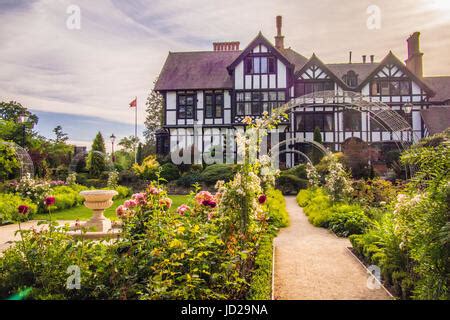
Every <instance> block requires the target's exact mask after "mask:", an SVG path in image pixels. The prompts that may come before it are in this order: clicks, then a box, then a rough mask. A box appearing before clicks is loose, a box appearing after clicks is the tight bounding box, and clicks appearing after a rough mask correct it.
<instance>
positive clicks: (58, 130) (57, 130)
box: [53, 126, 69, 143]
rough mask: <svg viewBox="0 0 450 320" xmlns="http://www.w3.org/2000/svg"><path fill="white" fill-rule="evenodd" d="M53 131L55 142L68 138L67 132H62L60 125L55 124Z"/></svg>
mask: <svg viewBox="0 0 450 320" xmlns="http://www.w3.org/2000/svg"><path fill="white" fill-rule="evenodd" d="M53 132H54V133H55V136H56V139H55V142H56V143H61V142H62V143H64V142H66V141H67V140H69V137H68V135H67V133H64V132H63V129H62V127H61V126H56V127H55V129H53Z"/></svg>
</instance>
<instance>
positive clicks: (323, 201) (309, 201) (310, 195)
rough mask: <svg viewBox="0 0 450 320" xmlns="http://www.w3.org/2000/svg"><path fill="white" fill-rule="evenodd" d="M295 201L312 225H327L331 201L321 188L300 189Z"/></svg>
mask: <svg viewBox="0 0 450 320" xmlns="http://www.w3.org/2000/svg"><path fill="white" fill-rule="evenodd" d="M297 201H298V202H299V205H300V206H302V207H303V211H304V212H305V214H306V215H307V216H308V220H309V221H310V222H311V223H312V224H313V225H315V226H316V227H325V228H326V227H328V219H329V217H330V216H331V214H332V212H331V210H330V208H331V205H332V202H331V199H330V196H328V195H327V194H326V192H325V191H324V190H323V189H322V188H316V189H310V190H309V191H308V190H301V191H300V193H299V194H298V196H297Z"/></svg>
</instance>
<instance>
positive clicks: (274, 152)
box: [270, 137, 331, 164]
mask: <svg viewBox="0 0 450 320" xmlns="http://www.w3.org/2000/svg"><path fill="white" fill-rule="evenodd" d="M295 143H305V144H309V145H311V146H313V147H314V148H316V149H317V150H319V151H320V152H321V153H322V154H323V155H325V156H326V155H329V154H330V153H331V152H330V150H328V149H327V148H325V147H324V146H323V145H322V144H321V143H318V142H316V141H309V140H305V139H304V138H303V137H297V138H295V137H294V138H287V139H285V140H284V141H281V142H279V143H278V144H276V145H274V146H273V147H272V148H271V149H270V155H271V156H273V157H275V156H279V155H280V154H283V153H297V154H300V155H302V156H303V157H304V158H305V159H306V160H307V161H308V162H309V163H311V164H313V163H312V161H311V159H310V158H309V157H308V156H306V154H304V153H303V152H301V151H299V150H295V149H290V150H281V151H280V148H281V147H283V146H285V145H286V146H290V145H291V144H295Z"/></svg>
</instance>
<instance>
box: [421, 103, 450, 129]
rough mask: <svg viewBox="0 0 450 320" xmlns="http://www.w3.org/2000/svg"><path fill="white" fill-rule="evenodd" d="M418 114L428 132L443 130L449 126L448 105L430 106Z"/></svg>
mask: <svg viewBox="0 0 450 320" xmlns="http://www.w3.org/2000/svg"><path fill="white" fill-rule="evenodd" d="M420 115H421V116H422V119H423V121H424V123H425V126H426V127H427V129H428V132H429V133H430V134H436V133H440V132H443V131H445V130H446V129H447V128H449V127H450V106H442V107H431V108H429V109H427V110H421V111H420Z"/></svg>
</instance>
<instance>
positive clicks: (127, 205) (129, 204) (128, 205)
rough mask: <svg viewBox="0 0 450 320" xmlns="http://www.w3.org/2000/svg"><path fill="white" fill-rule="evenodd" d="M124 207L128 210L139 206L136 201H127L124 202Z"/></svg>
mask: <svg viewBox="0 0 450 320" xmlns="http://www.w3.org/2000/svg"><path fill="white" fill-rule="evenodd" d="M123 206H124V207H125V208H127V209H128V208H133V207H136V206H137V202H136V201H135V200H127V201H125V202H124V204H123Z"/></svg>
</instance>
